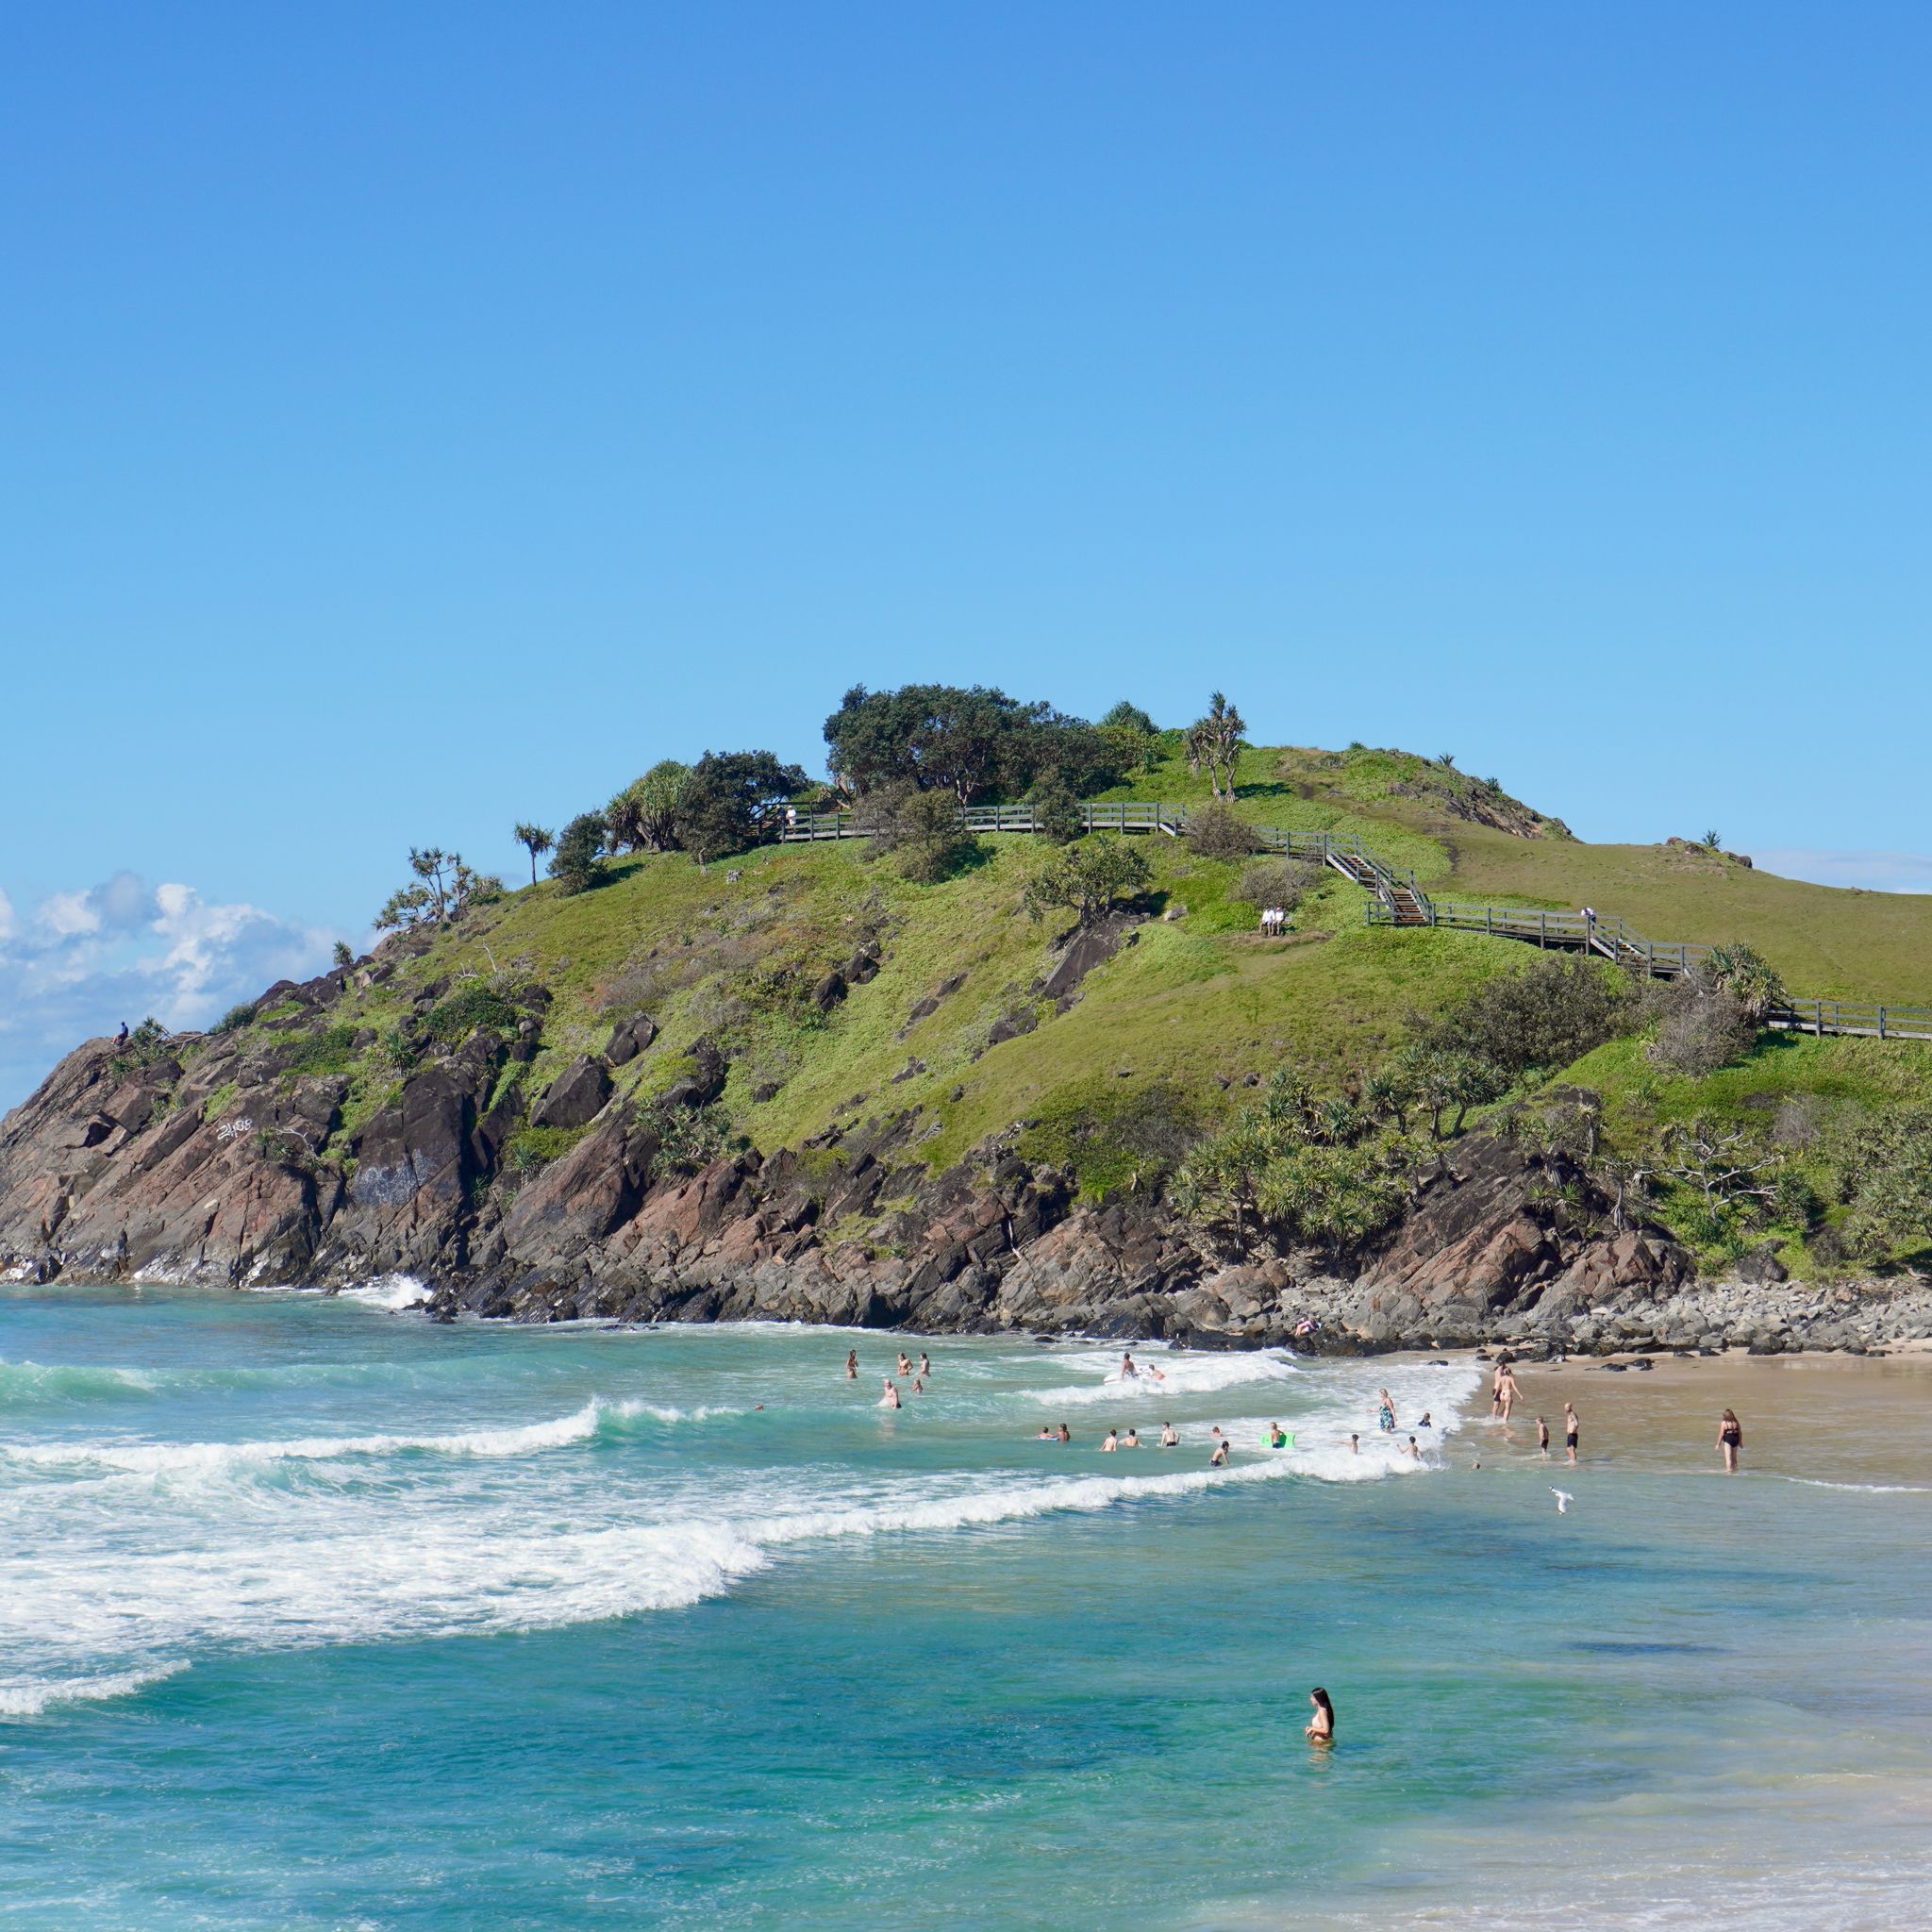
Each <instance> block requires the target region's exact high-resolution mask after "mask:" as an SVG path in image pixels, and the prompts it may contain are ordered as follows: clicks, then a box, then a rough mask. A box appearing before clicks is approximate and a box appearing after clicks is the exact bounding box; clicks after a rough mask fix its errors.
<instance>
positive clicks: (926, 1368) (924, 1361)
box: [919, 1348, 932, 1375]
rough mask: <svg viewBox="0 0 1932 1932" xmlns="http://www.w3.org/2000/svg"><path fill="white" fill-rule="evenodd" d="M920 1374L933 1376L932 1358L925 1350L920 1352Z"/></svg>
mask: <svg viewBox="0 0 1932 1932" xmlns="http://www.w3.org/2000/svg"><path fill="white" fill-rule="evenodd" d="M919 1373H920V1374H922V1375H929V1374H932V1357H931V1356H929V1355H927V1354H926V1352H925V1351H924V1349H923V1348H922V1349H921V1350H920V1351H919Z"/></svg>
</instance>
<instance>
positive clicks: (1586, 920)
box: [764, 801, 1932, 1040]
mask: <svg viewBox="0 0 1932 1932" xmlns="http://www.w3.org/2000/svg"><path fill="white" fill-rule="evenodd" d="M965 816H966V829H967V830H968V831H969V832H975V833H978V832H1020V833H1027V832H1032V831H1033V830H1034V829H1035V826H1034V822H1033V808H1032V807H1031V806H1030V805H973V806H968V807H967V808H966V814H965ZM1080 824H1081V826H1082V828H1083V829H1084V830H1086V831H1089V832H1150V833H1151V832H1160V833H1164V834H1166V836H1167V837H1168V838H1170V839H1178V838H1181V837H1183V836H1185V834H1186V833H1187V830H1188V809H1187V808H1186V807H1185V806H1182V805H1167V804H1162V803H1159V802H1158V801H1156V802H1135V803H1129V804H1085V805H1082V806H1081V807H1080ZM764 828H765V832H766V835H767V836H768V837H770V838H774V839H776V840H779V841H782V842H785V843H788V844H789V843H793V842H800V843H802V842H804V841H810V840H819V839H863V838H868V837H870V836H871V831H872V828H871V826H870V825H869V824H866V823H865V822H864V818H863V815H862V814H860V813H856V812H850V811H834V812H818V813H804V812H796V811H792V810H790V809H789V808H786V807H784V806H775V807H772V808H768V809H767V811H766V812H765V815H764ZM1249 830H1250V831H1252V832H1253V833H1254V835H1255V837H1256V839H1257V841H1259V842H1260V844H1261V845H1262V846H1263V847H1265V848H1266V849H1267V850H1268V851H1270V852H1279V853H1283V854H1285V855H1286V856H1288V857H1289V858H1307V859H1312V860H1313V861H1314V862H1315V863H1316V864H1318V865H1325V866H1328V867H1331V868H1332V869H1333V870H1334V871H1336V872H1339V873H1340V874H1341V875H1342V876H1343V877H1344V878H1347V879H1352V880H1353V881H1354V882H1355V883H1356V884H1357V885H1358V886H1362V887H1364V888H1366V890H1367V891H1368V894H1369V903H1368V917H1369V924H1371V925H1444V926H1450V927H1453V928H1455V929H1456V930H1457V931H1461V932H1481V933H1489V934H1491V935H1492V936H1493V937H1495V938H1497V939H1510V940H1522V941H1528V942H1529V943H1530V944H1532V945H1537V946H1544V947H1557V948H1559V949H1561V950H1564V951H1567V952H1576V953H1584V952H1587V953H1594V954H1596V955H1597V956H1598V957H1599V958H1605V959H1613V960H1615V961H1616V963H1617V964H1618V965H1620V966H1627V967H1630V968H1631V969H1632V970H1633V971H1636V972H1641V973H1645V974H1651V975H1653V976H1655V977H1657V978H1660V979H1661V978H1674V977H1678V976H1680V975H1682V974H1687V973H1690V972H1691V971H1692V970H1693V969H1694V968H1695V967H1697V966H1699V965H1701V964H1702V963H1703V962H1704V961H1705V960H1707V958H1709V957H1710V955H1711V953H1712V952H1713V951H1714V950H1715V948H1714V947H1712V946H1709V945H1707V944H1705V943H1703V942H1701V941H1695V940H1653V939H1646V938H1645V937H1644V936H1643V934H1641V933H1640V932H1638V931H1637V930H1636V929H1635V928H1634V927H1633V926H1632V925H1631V924H1630V923H1629V921H1628V920H1624V919H1619V918H1616V917H1614V916H1610V917H1606V916H1605V915H1604V914H1602V913H1598V912H1588V913H1586V912H1546V911H1544V910H1542V909H1541V908H1538V907H1533V906H1487V905H1480V904H1475V903H1472V902H1469V901H1466V900H1455V899H1431V898H1430V897H1429V896H1428V894H1427V893H1426V892H1424V891H1423V889H1422V888H1421V887H1420V886H1419V885H1418V884H1417V883H1416V877H1415V874H1414V873H1412V872H1410V871H1407V869H1404V868H1398V867H1396V866H1393V865H1391V864H1390V862H1389V861H1388V860H1387V859H1386V858H1383V857H1382V856H1381V854H1380V853H1378V852H1376V851H1375V850H1374V848H1373V847H1372V846H1369V845H1367V844H1365V843H1364V842H1363V841H1361V840H1360V839H1359V838H1357V836H1356V835H1355V834H1354V833H1353V832H1293V831H1290V830H1288V829H1287V828H1286V827H1284V826H1281V825H1251V826H1250V827H1249ZM1765 1024H1767V1025H1770V1026H1774V1027H1776V1028H1778V1029H1779V1030H1780V1031H1783V1032H1789V1033H1816V1034H1821V1035H1823V1034H1842V1035H1849V1036H1855V1037H1862V1038H1867V1039H1873V1040H1932V1008H1925V1007H1900V1006H1875V1005H1871V1004H1867V1003H1865V1002H1861V1001H1857V1000H1813V999H1791V1000H1788V1001H1787V1002H1786V1004H1785V1005H1784V1006H1783V1007H1781V1008H1778V1009H1777V1010H1776V1011H1775V1012H1774V1013H1773V1014H1772V1015H1771V1016H1770V1018H1769V1019H1768V1020H1767V1021H1766V1023H1765Z"/></svg>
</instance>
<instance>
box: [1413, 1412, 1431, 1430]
mask: <svg viewBox="0 0 1932 1932" xmlns="http://www.w3.org/2000/svg"><path fill="white" fill-rule="evenodd" d="M1430 1426H1431V1424H1430V1422H1429V1412H1428V1410H1427V1409H1424V1410H1423V1419H1422V1421H1421V1422H1419V1423H1418V1424H1416V1427H1417V1428H1419V1429H1426V1428H1428V1427H1430Z"/></svg>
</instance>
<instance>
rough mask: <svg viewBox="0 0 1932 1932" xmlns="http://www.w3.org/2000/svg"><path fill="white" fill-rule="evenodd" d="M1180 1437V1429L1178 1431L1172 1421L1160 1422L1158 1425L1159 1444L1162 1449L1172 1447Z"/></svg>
mask: <svg viewBox="0 0 1932 1932" xmlns="http://www.w3.org/2000/svg"><path fill="white" fill-rule="evenodd" d="M1180 1439H1181V1432H1180V1431H1179V1430H1178V1429H1177V1428H1175V1427H1174V1424H1172V1423H1162V1424H1161V1425H1160V1446H1161V1447H1162V1448H1163V1449H1172V1448H1174V1446H1175V1445H1176V1444H1177V1443H1178V1442H1179V1441H1180Z"/></svg>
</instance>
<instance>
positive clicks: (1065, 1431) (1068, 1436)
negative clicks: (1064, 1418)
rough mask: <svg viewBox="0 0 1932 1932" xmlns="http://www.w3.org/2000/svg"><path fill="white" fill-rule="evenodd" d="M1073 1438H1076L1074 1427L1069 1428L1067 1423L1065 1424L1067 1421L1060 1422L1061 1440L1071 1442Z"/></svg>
mask: <svg viewBox="0 0 1932 1932" xmlns="http://www.w3.org/2000/svg"><path fill="white" fill-rule="evenodd" d="M1073 1440H1074V1432H1073V1430H1072V1429H1070V1428H1068V1426H1067V1425H1066V1424H1065V1423H1062V1424H1060V1441H1062V1442H1071V1441H1073Z"/></svg>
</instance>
